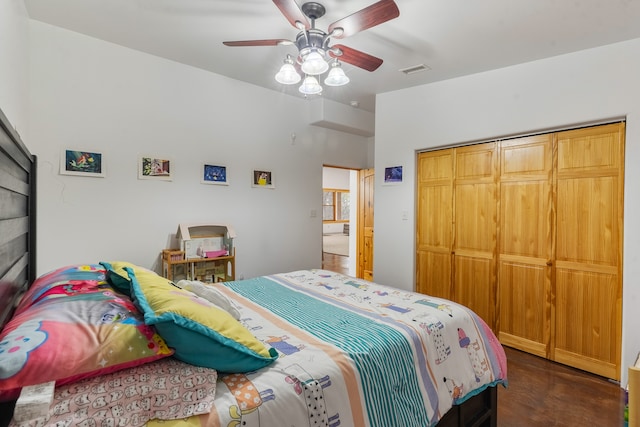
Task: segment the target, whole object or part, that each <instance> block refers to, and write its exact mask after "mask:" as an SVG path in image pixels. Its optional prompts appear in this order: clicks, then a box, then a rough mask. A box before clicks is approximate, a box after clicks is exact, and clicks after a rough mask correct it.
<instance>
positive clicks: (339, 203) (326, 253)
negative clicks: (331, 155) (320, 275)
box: [322, 166, 358, 276]
mask: <svg viewBox="0 0 640 427" xmlns="http://www.w3.org/2000/svg"><path fill="white" fill-rule="evenodd" d="M322 190H323V191H322V268H323V269H325V270H329V271H334V272H337V273H342V274H347V275H349V276H355V275H356V249H357V230H356V227H355V225H356V218H357V213H358V212H357V206H358V204H357V201H358V170H357V169H348V168H341V167H334V166H323V168H322Z"/></svg>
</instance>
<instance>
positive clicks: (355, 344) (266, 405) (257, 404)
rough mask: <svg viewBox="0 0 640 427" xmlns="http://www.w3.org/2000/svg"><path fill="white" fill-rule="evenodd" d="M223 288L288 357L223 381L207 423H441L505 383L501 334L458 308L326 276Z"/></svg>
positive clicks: (383, 426)
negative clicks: (487, 390)
mask: <svg viewBox="0 0 640 427" xmlns="http://www.w3.org/2000/svg"><path fill="white" fill-rule="evenodd" d="M217 286H218V288H219V289H221V290H222V291H223V292H224V293H225V294H226V295H227V296H229V297H230V298H232V299H233V301H234V302H235V303H236V304H237V305H238V307H239V309H240V312H241V315H242V317H241V322H242V323H244V324H245V326H247V327H248V328H249V329H250V330H251V331H252V332H253V333H254V335H255V336H256V337H258V338H259V339H261V340H262V341H264V342H265V343H266V344H268V345H271V346H272V347H273V348H275V349H276V350H278V352H279V354H280V357H279V359H278V360H277V361H276V362H275V363H274V364H272V365H271V366H269V367H267V368H264V369H261V370H259V371H256V372H251V373H247V374H233V375H220V379H219V385H218V387H217V392H216V400H215V409H214V410H213V411H212V412H211V413H210V414H209V415H208V416H201V418H200V424H202V425H208V426H211V427H216V426H229V427H230V426H240V425H242V426H248V427H250V426H307V425H309V426H331V427H338V426H376V427H394V426H397V427H400V426H402V427H406V426H432V425H435V424H436V423H437V422H438V420H439V419H440V418H441V417H442V416H443V415H444V414H445V413H446V412H447V411H448V410H449V409H450V408H451V406H452V405H453V404H457V403H462V402H463V401H465V400H466V399H468V398H469V397H471V396H473V395H475V394H477V393H479V392H480V391H482V390H484V389H485V388H486V387H488V386H495V385H497V384H500V383H502V384H505V385H506V358H505V355H504V351H503V349H502V347H501V346H500V344H499V343H498V341H497V339H496V337H495V336H494V335H493V333H492V332H491V330H490V329H489V328H488V327H487V325H486V324H485V323H484V322H483V321H482V320H481V319H480V318H479V317H477V316H476V315H475V314H474V313H473V312H471V311H470V310H468V309H467V308H465V307H463V306H460V305H458V304H455V303H453V302H451V301H448V300H442V299H437V298H432V297H429V296H427V295H422V294H417V293H412V292H406V291H402V290H398V289H395V288H391V287H385V286H382V285H378V284H375V283H372V282H368V281H364V280H360V279H354V278H352V277H349V276H344V275H340V274H337V273H332V272H328V271H324V270H304V271H296V272H291V273H283V274H276V275H272V276H264V277H259V278H255V279H249V280H243V281H236V282H227V283H225V284H223V285H217Z"/></svg>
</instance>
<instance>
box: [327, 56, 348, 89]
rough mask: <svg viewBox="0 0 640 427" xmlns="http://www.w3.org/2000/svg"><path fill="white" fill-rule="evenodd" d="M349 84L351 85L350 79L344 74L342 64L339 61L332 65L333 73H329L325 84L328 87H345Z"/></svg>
mask: <svg viewBox="0 0 640 427" xmlns="http://www.w3.org/2000/svg"><path fill="white" fill-rule="evenodd" d="M347 83H349V77H347V75H346V74H345V73H344V70H343V69H342V67H341V66H340V63H339V62H337V61H336V62H334V63H332V64H331V71H329V75H328V76H327V78H326V79H324V84H326V85H327V86H344V85H346V84H347Z"/></svg>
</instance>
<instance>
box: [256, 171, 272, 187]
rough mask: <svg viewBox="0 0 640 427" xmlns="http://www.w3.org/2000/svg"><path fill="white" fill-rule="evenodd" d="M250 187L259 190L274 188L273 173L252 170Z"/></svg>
mask: <svg viewBox="0 0 640 427" xmlns="http://www.w3.org/2000/svg"><path fill="white" fill-rule="evenodd" d="M252 183H253V184H252V186H253V187H259V188H275V183H274V181H273V173H272V172H271V171H265V170H254V171H253V176H252Z"/></svg>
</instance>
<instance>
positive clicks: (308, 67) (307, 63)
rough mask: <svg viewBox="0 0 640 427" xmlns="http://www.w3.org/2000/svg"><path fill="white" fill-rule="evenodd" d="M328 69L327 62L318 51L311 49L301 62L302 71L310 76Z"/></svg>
mask: <svg viewBox="0 0 640 427" xmlns="http://www.w3.org/2000/svg"><path fill="white" fill-rule="evenodd" d="M328 69H329V64H327V61H325V60H324V58H323V57H322V55H320V54H319V53H318V51H315V50H314V51H313V52H311V53H309V54H308V55H307V56H305V57H304V61H303V62H302V72H304V73H305V74H309V75H312V76H317V75H318V74H322V73H324V72H326V71H327V70H328Z"/></svg>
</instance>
